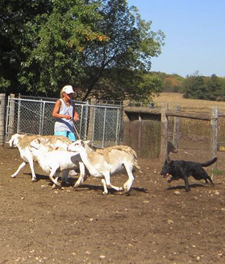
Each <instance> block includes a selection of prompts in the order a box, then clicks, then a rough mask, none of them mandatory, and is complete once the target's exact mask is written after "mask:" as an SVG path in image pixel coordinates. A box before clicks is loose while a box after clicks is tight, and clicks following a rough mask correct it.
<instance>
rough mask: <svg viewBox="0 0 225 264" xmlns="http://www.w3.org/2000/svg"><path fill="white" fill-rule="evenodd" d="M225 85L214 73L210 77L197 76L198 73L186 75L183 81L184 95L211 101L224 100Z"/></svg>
mask: <svg viewBox="0 0 225 264" xmlns="http://www.w3.org/2000/svg"><path fill="white" fill-rule="evenodd" d="M224 88H225V86H224V82H222V79H221V78H218V77H217V76H216V75H215V74H213V75H212V76H211V77H204V76H199V75H198V73H196V74H195V75H192V76H188V77H187V78H186V79H185V80H184V82H183V90H184V92H185V93H184V97H185V98H190V99H204V100H212V101H223V100H225V89H224Z"/></svg>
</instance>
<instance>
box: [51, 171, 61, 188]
mask: <svg viewBox="0 0 225 264" xmlns="http://www.w3.org/2000/svg"><path fill="white" fill-rule="evenodd" d="M55 176H57V177H55V180H56V181H57V182H58V178H59V172H56V173H55ZM56 188H57V185H55V183H54V184H53V185H52V189H56Z"/></svg>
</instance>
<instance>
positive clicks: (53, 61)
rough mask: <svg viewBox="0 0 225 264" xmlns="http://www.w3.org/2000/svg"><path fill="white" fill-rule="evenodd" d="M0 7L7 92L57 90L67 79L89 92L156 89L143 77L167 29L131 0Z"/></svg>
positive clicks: (1, 73)
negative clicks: (129, 2)
mask: <svg viewBox="0 0 225 264" xmlns="http://www.w3.org/2000/svg"><path fill="white" fill-rule="evenodd" d="M1 7H2V8H3V9H4V12H3V13H4V14H6V15H4V16H2V17H0V18H1V20H2V21H3V25H4V26H3V27H2V28H1V30H0V34H1V35H0V36H1V37H2V38H1V40H3V41H1V49H0V53H1V55H2V58H1V59H0V62H1V63H0V85H1V86H2V87H4V89H5V91H6V92H7V91H8V92H9V91H10V92H12V90H13V91H14V92H20V93H26V94H32V95H47V96H58V94H59V90H60V89H61V87H62V86H63V85H65V84H68V83H70V84H72V85H74V86H75V87H78V88H77V90H78V91H79V94H80V96H81V98H83V99H84V100H85V99H87V98H88V97H90V96H96V97H97V98H99V97H100V98H102V97H104V98H106V99H107V98H110V99H112V98H113V99H123V98H137V99H138V98H143V97H148V96H150V95H151V87H149V86H148V88H145V89H146V90H144V89H142V88H141V84H142V83H143V82H144V80H143V76H144V74H145V73H148V72H149V71H150V68H151V58H152V57H155V56H158V55H159V54H160V53H161V46H162V45H163V44H164V37H165V36H164V34H163V32H161V31H159V32H153V31H152V30H151V23H152V22H151V21H149V22H145V21H144V20H142V19H141V17H140V15H139V13H138V10H137V9H136V8H135V7H132V8H128V5H127V2H126V0H102V1H97V0H89V1H87V0H54V1H50V0H30V1H29V0H21V1H16V0H10V1H6V0H3V1H2V2H1ZM5 11H7V12H5ZM7 26H8V28H7ZM9 29H10V30H9ZM7 43H8V44H7ZM7 45H8V46H7ZM7 49H8V50H7ZM156 83H157V82H154V85H153V86H154V87H152V91H153V92H154V91H155V88H156V87H155V85H156ZM9 86H10V89H9ZM146 91H148V92H146Z"/></svg>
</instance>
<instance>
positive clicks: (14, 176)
mask: <svg viewBox="0 0 225 264" xmlns="http://www.w3.org/2000/svg"><path fill="white" fill-rule="evenodd" d="M27 163H28V162H25V161H24V162H23V163H21V164H20V166H19V167H18V169H17V171H16V172H14V173H13V174H12V175H11V177H12V178H16V176H17V174H18V173H19V171H20V170H22V168H23V167H25V166H26V165H27Z"/></svg>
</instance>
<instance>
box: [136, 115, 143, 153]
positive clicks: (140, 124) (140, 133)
mask: <svg viewBox="0 0 225 264" xmlns="http://www.w3.org/2000/svg"><path fill="white" fill-rule="evenodd" d="M141 139H142V122H141V115H140V114H139V117H138V146H137V148H138V149H137V156H138V157H139V158H140V157H141V144H142V140H141Z"/></svg>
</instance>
